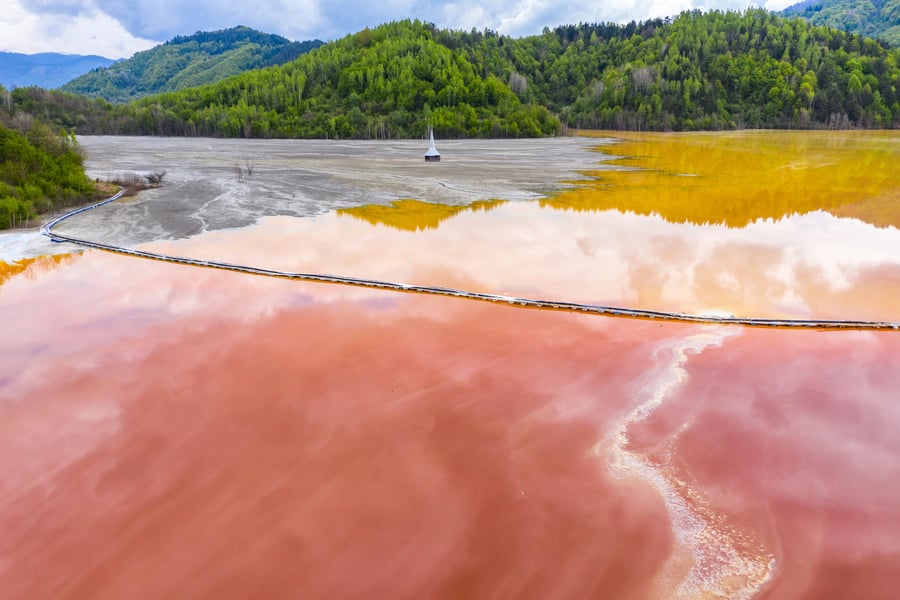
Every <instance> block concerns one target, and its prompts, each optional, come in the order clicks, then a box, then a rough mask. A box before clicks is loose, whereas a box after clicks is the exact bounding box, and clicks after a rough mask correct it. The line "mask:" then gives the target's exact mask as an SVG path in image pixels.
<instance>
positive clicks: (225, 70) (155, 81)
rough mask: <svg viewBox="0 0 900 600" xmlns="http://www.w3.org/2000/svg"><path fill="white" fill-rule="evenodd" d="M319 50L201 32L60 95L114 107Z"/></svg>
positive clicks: (97, 72)
mask: <svg viewBox="0 0 900 600" xmlns="http://www.w3.org/2000/svg"><path fill="white" fill-rule="evenodd" d="M321 45H322V42H321V41H320V40H312V41H305V42H292V41H290V40H288V39H286V38H283V37H281V36H278V35H271V34H268V33H262V32H260V31H256V30H254V29H251V28H249V27H233V28H231V29H225V30H222V31H211V32H197V33H195V34H194V35H191V36H179V37H176V38H174V39H172V40H171V41H169V42H166V43H165V44H161V45H159V46H156V47H154V48H151V49H150V50H146V51H144V52H138V53H137V54H135V55H134V56H132V57H131V58H129V59H128V60H124V61H120V62H117V63H115V64H113V65H111V66H109V67H106V68H99V69H94V70H93V71H91V72H89V73H86V74H84V75H82V76H80V77H77V78H75V79H73V80H72V81H70V82H68V83H66V84H65V85H63V86H61V88H60V89H61V90H63V91H66V92H72V93H76V94H82V95H85V96H90V97H94V98H103V99H105V100H108V101H110V102H128V101H130V100H134V99H136V98H141V97H144V96H148V95H150V94H156V93H160V92H170V91H175V90H180V89H184V88H189V87H195V86H198V85H204V84H208V83H215V82H216V81H220V80H222V79H225V78H226V77H231V76H232V75H237V74H239V73H243V72H244V71H250V70H253V69H259V68H262V67H267V66H270V65H279V64H283V63H286V62H290V61H292V60H294V59H296V58H297V57H298V56H300V55H301V54H303V53H305V52H308V51H310V50H312V49H313V48H317V47H319V46H321Z"/></svg>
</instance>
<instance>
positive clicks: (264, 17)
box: [0, 0, 796, 58]
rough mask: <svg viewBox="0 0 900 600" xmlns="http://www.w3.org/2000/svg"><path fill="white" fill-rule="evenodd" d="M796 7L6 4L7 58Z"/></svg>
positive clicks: (549, 0)
mask: <svg viewBox="0 0 900 600" xmlns="http://www.w3.org/2000/svg"><path fill="white" fill-rule="evenodd" d="M795 1H796V0H615V1H611V2H600V1H597V0H594V1H591V0H587V1H585V0H451V1H450V2H438V1H436V0H380V1H379V0H362V1H358V0H249V1H248V0H4V1H3V5H4V6H3V9H2V11H0V51H7V52H22V53H26V54H33V53H36V52H66V53H72V54H99V55H101V56H106V57H108V58H127V57H130V56H131V55H132V54H134V53H135V52H138V51H140V50H146V49H147V48H150V47H152V46H155V45H157V44H159V43H162V42H164V41H167V40H170V39H172V38H173V37H175V36H176V35H190V34H192V33H194V32H196V31H212V30H216V29H224V28H227V27H233V26H235V25H248V26H250V27H253V28H255V29H259V30H261V31H265V32H266V33H277V34H280V35H282V36H284V37H286V38H288V39H291V40H297V41H300V40H308V39H314V38H319V39H322V40H326V41H328V40H332V39H335V38H339V37H341V36H343V35H345V34H347V33H353V32H356V31H359V30H360V29H362V28H363V27H366V26H369V27H372V26H375V25H378V24H380V23H384V22H387V21H392V20H398V19H403V18H406V17H417V18H419V19H422V20H425V21H431V22H432V23H435V24H437V25H438V26H440V27H449V28H453V29H471V28H473V27H474V28H476V29H478V30H482V29H484V28H485V27H488V28H490V29H494V30H496V31H499V32H500V33H504V34H508V35H516V36H518V35H530V34H535V33H540V31H541V29H543V27H544V26H545V25H546V26H551V27H552V26H555V25H560V24H566V23H578V22H598V21H614V22H627V21H629V20H631V19H636V20H640V19H646V18H650V17H664V16H667V15H670V16H674V15H676V14H678V13H679V12H681V11H683V10H688V9H692V8H700V9H704V10H705V9H712V8H719V9H728V8H731V9H736V10H741V9H744V8H747V6H749V5H756V6H765V7H766V8H769V9H771V10H778V9H781V8H784V7H785V6H788V5H790V4H793V3H794V2H795Z"/></svg>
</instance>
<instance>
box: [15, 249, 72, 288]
mask: <svg viewBox="0 0 900 600" xmlns="http://www.w3.org/2000/svg"><path fill="white" fill-rule="evenodd" d="M70 258H71V255H69V254H54V255H51V256H36V257H33V258H22V259H19V260H17V261H13V262H10V263H7V262H3V261H2V260H0V285H3V284H4V283H6V282H7V281H9V280H10V279H12V278H13V277H16V276H17V275H21V274H23V273H24V274H25V275H26V276H28V275H29V274H32V273H36V272H40V273H43V272H46V271H49V270H52V269H55V268H56V267H57V266H58V265H59V264H60V263H62V262H64V261H66V260H68V259H70Z"/></svg>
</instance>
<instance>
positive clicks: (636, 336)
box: [0, 189, 900, 598]
mask: <svg viewBox="0 0 900 600" xmlns="http://www.w3.org/2000/svg"><path fill="white" fill-rule="evenodd" d="M882 192H883V195H889V194H891V193H894V192H892V191H890V189H888V190H887V191H884V190H882ZM391 210H399V211H400V214H394V213H391V212H390V211H391ZM379 211H380V212H379ZM445 213H446V211H445V210H444V209H434V210H432V209H431V205H428V204H421V203H412V202H411V201H407V202H406V203H400V204H399V205H398V206H396V207H395V208H394V209H390V208H389V209H383V208H381V209H377V210H376V209H372V210H371V211H369V212H367V211H366V210H365V209H359V210H357V211H349V212H347V213H345V214H341V215H326V216H323V217H320V218H318V219H309V220H294V219H285V218H272V219H266V220H263V221H262V222H261V223H260V224H259V225H258V226H256V227H252V228H247V229H244V230H240V231H226V232H218V233H210V234H206V235H204V236H201V237H198V238H195V239H193V240H185V241H180V242H167V243H163V242H157V243H154V244H151V245H148V247H149V248H152V249H161V250H166V251H169V252H173V253H180V254H184V255H190V256H198V257H207V256H209V257H216V258H219V259H221V260H236V259H241V260H243V261H245V262H248V263H251V264H257V265H259V266H265V267H276V268H287V269H291V270H309V271H330V272H335V273H337V274H352V275H364V276H369V277H378V278H383V279H390V280H400V281H412V282H416V283H426V284H435V285H457V286H459V287H463V288H465V289H473V290H486V291H492V292H509V293H516V294H520V295H531V296H534V297H557V298H559V299H576V300H594V301H600V300H602V301H608V302H610V303H617V304H632V305H635V306H651V307H663V308H665V309H672V308H673V304H677V305H678V307H687V308H690V309H696V310H698V311H702V310H715V309H718V310H726V311H732V312H740V313H748V314H752V315H756V314H759V313H763V314H774V315H784V314H795V313H804V312H805V313H806V314H813V315H816V316H835V315H837V316H840V315H847V316H853V317H873V318H881V319H897V318H898V317H897V314H896V308H895V307H896V305H897V293H896V292H897V287H896V286H897V282H898V278H897V275H896V274H897V272H898V271H897V265H896V263H895V261H894V258H893V256H894V254H893V252H892V251H893V249H895V248H896V247H897V246H896V245H897V235H898V234H897V232H896V230H895V229H893V228H892V227H891V226H889V225H887V226H886V225H884V224H881V225H879V226H877V227H876V226H873V225H872V224H871V223H866V222H864V221H860V220H857V219H851V218H848V217H840V218H839V216H835V214H834V213H832V212H821V211H812V212H810V213H804V214H800V215H796V216H794V217H789V218H780V219H778V220H775V219H769V220H768V221H761V222H751V223H749V224H747V225H746V226H745V227H742V228H732V227H727V226H725V225H724V224H723V225H712V226H700V225H697V224H693V223H690V222H686V223H681V222H678V223H673V222H671V221H669V220H667V219H665V218H664V217H663V216H662V215H652V214H647V215H642V214H635V213H633V212H632V213H627V212H626V213H622V212H619V211H618V210H613V209H610V210H595V209H592V210H591V211H559V210H555V209H553V208H552V207H551V206H549V205H545V206H543V207H542V206H540V205H539V204H537V203H532V204H513V203H496V204H491V205H487V206H480V207H478V210H473V211H470V210H458V211H455V212H454V213H453V214H450V215H447V214H445ZM438 214H440V215H442V216H441V217H440V218H438V219H436V220H435V219H434V218H433V217H434V216H435V215H438ZM373 215H375V216H374V217H373ZM379 215H380V216H379ZM385 215H387V217H385ZM416 215H418V216H416ZM422 215H424V217H423V216H422ZM363 216H368V217H370V218H368V219H365V218H357V217H363ZM426 217H427V218H426ZM417 219H422V221H421V222H423V223H429V225H426V226H416V225H415V223H416V222H419V221H417ZM373 222H374V223H373ZM826 242H827V243H826ZM835 248H838V249H840V251H837V250H835ZM38 263H39V264H40V265H42V267H41V268H40V269H36V270H33V268H34V265H32V267H29V268H28V269H26V270H25V273H26V274H27V275H28V276H25V275H13V276H11V277H10V278H9V279H8V280H7V281H6V283H4V284H3V285H2V286H0V315H3V316H4V322H3V336H2V341H0V531H2V532H3V535H2V536H0V597H3V598H75V597H77V598H123V597H127V598H159V597H198V598H220V597H226V596H227V597H310V598H358V597H390V598H551V597H552V598H661V597H665V598H672V597H676V598H677V597H683V598H706V597H717V596H718V597H758V598H802V597H806V598H848V597H864V598H892V597H893V594H894V591H895V590H896V589H897V587H898V585H900V568H898V567H900V563H898V561H900V559H898V557H900V542H898V540H900V483H898V482H900V442H898V441H897V440H898V438H897V436H896V431H898V428H900V412H898V411H897V408H896V390H897V389H898V388H900V334H897V333H895V332H884V333H873V332H853V331H850V332H831V333H820V332H796V331H788V330H777V331H766V330H748V329H740V328H722V327H710V326H692V325H683V324H663V323H654V322H644V321H633V320H619V319H608V318H600V317H592V316H585V315H577V314H564V313H555V312H545V311H533V310H521V309H517V308H513V307H506V306H492V305H485V304H481V303H473V302H468V301H464V300H456V299H450V298H434V297H426V296H419V295H406V294H397V293H391V292H383V291H376V290H366V289H356V288H347V287H343V286H336V285H326V284H304V283H297V282H290V281H281V280H270V279H266V278H262V277H252V276H246V275H241V274H237V273H228V272H218V271H213V270H209V269H198V268H190V267H181V266H175V265H169V264H164V263H157V262H150V261H142V260H137V259H133V258H128V257H124V256H115V255H109V254H104V253H99V252H88V253H85V254H83V255H79V256H74V257H70V258H67V259H66V260H65V261H63V262H61V263H57V262H55V261H52V260H41V261H38ZM685 281H688V282H690V284H689V285H688V284H685V283H684V282H685Z"/></svg>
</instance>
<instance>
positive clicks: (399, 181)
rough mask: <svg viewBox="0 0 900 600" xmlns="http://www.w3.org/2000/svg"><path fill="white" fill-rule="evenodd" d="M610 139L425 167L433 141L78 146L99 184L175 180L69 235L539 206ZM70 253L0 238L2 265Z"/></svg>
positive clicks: (450, 155)
mask: <svg viewBox="0 0 900 600" xmlns="http://www.w3.org/2000/svg"><path fill="white" fill-rule="evenodd" d="M608 142H609V140H603V139H601V140H597V139H590V140H588V139H583V138H548V139H537V140H534V139H529V140H453V141H449V140H448V141H438V150H439V151H440V152H441V161H440V162H437V163H434V162H431V163H426V162H425V161H424V151H425V150H426V149H427V143H426V142H424V141H422V140H392V141H356V140H352V141H335V140H221V139H206V138H202V139H197V138H152V137H112V136H87V137H81V138H79V144H80V145H81V147H82V148H83V149H84V151H85V153H86V155H87V160H86V162H85V167H86V171H87V173H88V175H89V176H91V177H94V178H99V179H101V180H110V179H116V178H121V177H126V178H127V177H128V176H129V175H133V174H137V175H140V176H144V175H147V174H149V173H152V172H154V171H165V177H164V180H163V185H162V187H160V188H158V189H153V190H147V191H144V192H142V193H140V195H139V196H138V197H137V198H136V199H130V200H129V199H126V200H123V201H121V202H117V203H115V204H114V205H110V206H107V207H104V208H103V209H102V210H100V211H94V212H89V213H86V214H84V215H81V216H79V217H78V218H77V219H73V220H72V221H70V222H67V223H65V224H64V225H63V226H61V229H60V230H61V231H65V232H67V233H70V234H73V235H79V236H82V237H87V238H90V239H95V240H103V241H105V242H114V243H116V244H121V245H125V246H128V245H133V244H138V243H143V242H148V241H152V240H158V239H183V238H187V237H191V236H193V235H197V234H199V233H202V232H204V231H213V230H218V229H227V228H235V227H243V226H246V225H249V224H252V223H254V222H256V221H257V220H258V219H259V218H260V217H263V216H272V215H288V216H297V217H308V216H313V215H319V214H322V213H325V212H328V211H331V210H335V209H338V208H347V207H352V206H360V205H365V204H388V203H390V202H391V201H394V200H398V199H403V198H413V199H416V200H424V201H428V202H440V203H445V204H454V205H459V204H468V203H470V202H472V201H475V200H489V199H495V198H499V199H504V200H533V199H537V198H541V197H544V196H547V195H548V194H552V193H553V192H555V191H557V190H559V189H561V188H562V187H564V186H566V185H569V182H571V181H574V180H577V179H580V178H582V177H583V176H582V175H580V173H579V172H580V171H583V170H588V169H597V168H603V167H602V165H601V164H599V163H601V162H602V161H603V159H604V156H603V155H602V154H599V153H597V152H593V151H591V150H592V149H593V148H597V147H598V146H600V145H602V144H604V143H608ZM58 251H60V248H59V247H58V246H56V245H54V244H52V243H50V242H49V241H47V240H45V239H43V238H41V237H40V235H39V234H38V233H37V230H29V231H19V232H12V233H6V234H3V235H0V260H6V261H10V260H16V259H18V258H23V257H29V256H37V255H41V254H51V253H55V252H58Z"/></svg>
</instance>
